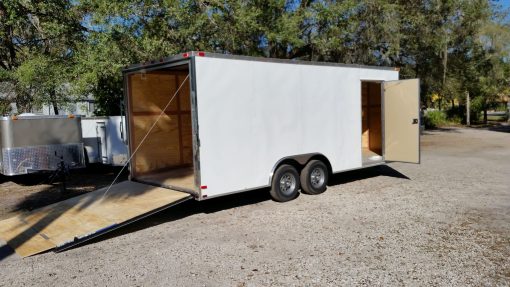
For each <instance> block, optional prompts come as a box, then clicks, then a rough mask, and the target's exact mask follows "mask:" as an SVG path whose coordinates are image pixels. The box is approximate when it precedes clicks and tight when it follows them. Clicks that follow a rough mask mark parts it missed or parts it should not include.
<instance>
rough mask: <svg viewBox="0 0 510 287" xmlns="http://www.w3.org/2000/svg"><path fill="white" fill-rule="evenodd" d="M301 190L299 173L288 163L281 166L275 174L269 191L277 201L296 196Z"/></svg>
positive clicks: (287, 199)
mask: <svg viewBox="0 0 510 287" xmlns="http://www.w3.org/2000/svg"><path fill="white" fill-rule="evenodd" d="M298 191H299V173H298V172H297V170H296V169H295V168H294V167H293V166H291V165H288V164H284V165H282V166H280V167H279V168H278V169H277V170H276V172H275V173H274V175H273V182H272V184H271V190H270V191H269V193H270V194H271V197H272V198H273V200H275V201H279V202H285V201H289V200H292V199H294V198H296V196H297V195H298Z"/></svg>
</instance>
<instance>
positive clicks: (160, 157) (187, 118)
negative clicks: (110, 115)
mask: <svg viewBox="0 0 510 287" xmlns="http://www.w3.org/2000/svg"><path fill="white" fill-rule="evenodd" d="M187 74H188V72H187V71H171V70H165V71H156V72H147V73H139V74H133V75H131V76H130V79H129V91H130V115H131V117H130V120H131V122H130V124H131V145H130V148H131V153H133V152H134V150H135V149H136V147H137V146H138V145H139V144H140V142H141V141H142V139H143V138H144V136H145V135H146V134H147V132H148V131H149V129H150V127H151V126H152V125H153V124H154V122H156V120H157V119H158V117H159V115H160V114H161V111H162V110H163V108H164V107H165V106H166V105H167V104H168V101H169V100H170V99H171V98H172V96H173V95H174V94H175V92H176V90H177V89H178V87H179V86H180V85H181V84H182V83H183V81H184V80H185V79H186V76H187ZM192 163H193V149H192V128H191V104H190V92H189V80H188V79H186V82H185V83H184V84H183V85H182V87H181V89H180V91H179V93H178V95H177V96H176V97H175V98H174V100H173V101H172V102H171V103H170V105H169V106H168V107H167V108H166V110H165V112H164V114H163V116H162V117H161V118H160V119H159V121H158V122H157V124H156V126H155V127H154V128H153V130H152V131H151V132H150V134H149V135H148V136H147V138H146V139H145V141H144V142H143V144H142V145H141V146H140V148H139V149H138V151H137V152H136V154H135V155H134V157H133V161H132V168H134V170H133V171H132V173H133V174H134V175H135V176H137V175H143V174H148V173H152V172H158V171H164V170H168V169H171V168H177V167H185V166H191V165H192Z"/></svg>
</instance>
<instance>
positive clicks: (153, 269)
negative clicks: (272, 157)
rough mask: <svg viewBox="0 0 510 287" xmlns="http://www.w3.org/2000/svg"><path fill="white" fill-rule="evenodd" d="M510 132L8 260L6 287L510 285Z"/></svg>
mask: <svg viewBox="0 0 510 287" xmlns="http://www.w3.org/2000/svg"><path fill="white" fill-rule="evenodd" d="M509 132H510V130H509V129H501V130H500V131H489V130H475V129H459V128H455V129H447V130H440V131H428V132H426V134H425V135H424V136H423V137H422V164H421V165H413V164H403V163H392V164H389V165H388V166H382V167H378V168H371V169H367V170H363V171H353V172H348V173H344V174H340V175H337V176H335V177H333V178H332V179H331V182H330V184H331V186H330V187H329V189H328V190H327V191H326V193H324V194H322V195H317V196H309V195H301V196H299V197H298V198H297V199H296V200H294V201H291V202H288V203H283V204H280V203H276V202H273V201H271V200H270V199H269V197H268V195H267V191H265V190H257V191H253V192H248V193H245V194H241V195H233V196H228V197H223V198H218V199H211V200H209V201H203V202H195V201H189V202H186V203H183V204H181V205H179V206H176V207H174V208H171V209H169V210H166V211H164V212H162V213H160V214H157V215H155V216H152V217H149V218H146V219H144V220H142V221H140V222H137V223H135V224H133V225H131V226H129V227H126V228H123V229H121V230H118V231H116V232H114V233H112V234H110V235H107V236H104V237H101V238H99V239H97V240H95V241H94V242H91V243H89V244H86V245H84V246H80V247H77V248H74V249H71V250H68V251H65V252H62V253H52V252H48V253H45V254H41V255H37V256H33V257H29V258H25V259H20V258H19V257H18V256H17V255H9V254H8V253H9V250H8V248H7V247H5V246H4V247H0V249H3V253H4V255H3V256H2V255H1V254H0V285H2V286H20V285H44V286H56V285H63V286H81V285H100V286H102V285H105V286H106V285H108V286H138V285H141V286H176V285H193V286H197V285H204V286H259V285H285V286H287V285H296V286H303V285H306V286H324V285H329V286H338V285H363V286H365V285H366V286H373V285H437V286H451V285H455V286H464V285H476V286H480V285H490V286H508V285H510V259H509V258H510V224H509V222H510V133H509Z"/></svg>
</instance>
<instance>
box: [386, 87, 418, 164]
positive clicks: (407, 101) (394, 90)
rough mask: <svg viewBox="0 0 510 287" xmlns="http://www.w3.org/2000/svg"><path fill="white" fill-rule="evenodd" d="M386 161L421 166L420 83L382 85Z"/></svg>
mask: <svg viewBox="0 0 510 287" xmlns="http://www.w3.org/2000/svg"><path fill="white" fill-rule="evenodd" d="M383 99H384V102H383V106H384V159H385V160H386V161H402V162H411V163H420V80H419V79H410V80H401V81H388V82H384V83H383Z"/></svg>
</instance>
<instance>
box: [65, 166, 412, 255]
mask: <svg viewBox="0 0 510 287" xmlns="http://www.w3.org/2000/svg"><path fill="white" fill-rule="evenodd" d="M377 176H390V177H396V178H402V179H409V178H408V177H407V176H405V175H403V174H402V173H400V172H398V171H396V170H395V169H393V168H391V167H389V166H387V165H380V166H375V167H370V168H365V169H360V170H353V171H348V172H342V173H339V174H335V175H333V176H331V178H330V179H329V184H328V186H335V185H340V184H345V183H349V182H353V181H357V180H363V179H367V178H372V177H377ZM319 196H320V195H319ZM268 200H271V197H270V195H269V188H262V189H256V190H252V191H246V192H243V193H238V194H232V195H228V196H223V197H219V198H213V199H209V200H205V201H195V200H189V201H185V202H183V203H181V204H178V205H176V206H173V207H171V208H169V209H166V210H164V211H161V212H159V213H158V214H155V215H153V216H149V217H147V218H144V219H141V220H139V221H137V222H135V223H132V224H129V225H127V226H124V227H122V228H120V229H117V230H114V231H112V232H109V233H107V234H105V235H102V236H100V237H98V238H95V239H92V240H90V241H87V242H84V243H83V244H80V245H78V246H76V247H72V248H69V249H74V248H79V247H80V246H84V245H88V244H93V243H96V242H101V241H103V240H108V239H110V238H114V237H117V236H121V235H125V234H129V233H132V232H136V231H139V230H143V229H146V228H151V227H154V226H157V225H160V224H163V223H166V222H170V221H174V220H179V219H183V218H186V217H188V216H191V215H195V214H200V213H205V214H208V213H215V212H218V211H223V210H228V209H233V208H238V207H241V206H246V205H253V204H258V203H261V202H264V201H268ZM289 204H292V203H289Z"/></svg>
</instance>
